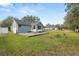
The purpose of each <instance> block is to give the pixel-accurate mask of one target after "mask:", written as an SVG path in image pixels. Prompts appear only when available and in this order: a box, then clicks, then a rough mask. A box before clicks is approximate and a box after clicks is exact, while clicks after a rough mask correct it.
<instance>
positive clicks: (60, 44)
mask: <svg viewBox="0 0 79 59" xmlns="http://www.w3.org/2000/svg"><path fill="white" fill-rule="evenodd" d="M0 55H9V56H13V55H14V56H15V55H17V56H18V55H20V56H21V55H27V56H28V55H37V56H38V55H40V56H42V55H50V56H53V55H79V33H74V32H65V31H48V34H45V35H39V36H34V37H25V36H21V35H17V34H13V33H9V34H8V35H7V36H6V37H0Z"/></svg>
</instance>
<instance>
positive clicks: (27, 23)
mask: <svg viewBox="0 0 79 59" xmlns="http://www.w3.org/2000/svg"><path fill="white" fill-rule="evenodd" d="M15 22H16V23H17V24H18V25H31V24H32V21H28V20H15Z"/></svg>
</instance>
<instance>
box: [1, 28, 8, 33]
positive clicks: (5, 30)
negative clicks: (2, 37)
mask: <svg viewBox="0 0 79 59" xmlns="http://www.w3.org/2000/svg"><path fill="white" fill-rule="evenodd" d="M7 33H8V28H7V27H5V28H3V27H0V34H7Z"/></svg>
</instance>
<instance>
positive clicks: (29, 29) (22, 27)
mask: <svg viewBox="0 0 79 59" xmlns="http://www.w3.org/2000/svg"><path fill="white" fill-rule="evenodd" d="M28 31H31V26H28V25H27V26H23V25H21V27H18V32H21V33H25V32H28Z"/></svg>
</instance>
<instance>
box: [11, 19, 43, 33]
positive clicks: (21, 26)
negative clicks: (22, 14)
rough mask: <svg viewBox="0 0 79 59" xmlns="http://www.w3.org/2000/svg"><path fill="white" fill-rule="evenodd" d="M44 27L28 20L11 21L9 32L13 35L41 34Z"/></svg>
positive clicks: (39, 23)
mask: <svg viewBox="0 0 79 59" xmlns="http://www.w3.org/2000/svg"><path fill="white" fill-rule="evenodd" d="M43 30H44V26H43V24H42V23H41V22H39V21H28V20H15V19H14V20H13V23H12V26H11V31H12V32H13V33H26V32H42V31H43Z"/></svg>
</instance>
